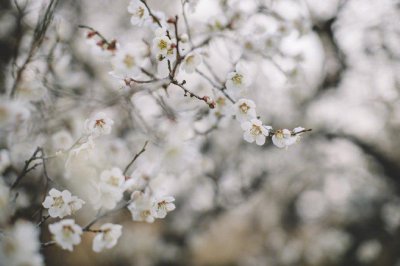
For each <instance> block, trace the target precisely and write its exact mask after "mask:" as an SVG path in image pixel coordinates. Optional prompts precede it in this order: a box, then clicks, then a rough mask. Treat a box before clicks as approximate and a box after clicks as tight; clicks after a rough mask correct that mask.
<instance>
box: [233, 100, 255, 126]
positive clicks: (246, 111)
mask: <svg viewBox="0 0 400 266" xmlns="http://www.w3.org/2000/svg"><path fill="white" fill-rule="evenodd" d="M234 109H235V116H236V119H237V120H239V122H244V121H249V120H251V119H253V118H256V117H257V113H256V104H255V103H254V102H253V101H252V100H248V99H240V100H238V101H237V102H236V104H235V106H234Z"/></svg>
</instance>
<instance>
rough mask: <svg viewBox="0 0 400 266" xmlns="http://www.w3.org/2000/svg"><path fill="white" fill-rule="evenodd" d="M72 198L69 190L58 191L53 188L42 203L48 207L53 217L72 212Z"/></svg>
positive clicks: (61, 216)
mask: <svg viewBox="0 0 400 266" xmlns="http://www.w3.org/2000/svg"><path fill="white" fill-rule="evenodd" d="M71 199H72V195H71V192H69V191H68V190H64V191H62V192H61V191H58V190H57V189H55V188H52V189H51V190H50V191H49V196H47V197H46V198H45V200H44V201H43V203H42V205H43V207H44V208H46V209H48V212H49V215H50V216H51V217H53V218H55V217H60V218H63V217H64V216H67V215H70V214H71V208H70V206H69V202H70V201H71Z"/></svg>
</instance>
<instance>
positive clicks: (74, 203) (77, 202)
mask: <svg viewBox="0 0 400 266" xmlns="http://www.w3.org/2000/svg"><path fill="white" fill-rule="evenodd" d="M83 204H85V201H83V200H81V199H80V198H78V197H77V196H72V197H71V201H70V202H69V203H68V205H69V208H70V210H71V214H74V213H75V212H77V211H78V210H80V209H81V208H82V206H83Z"/></svg>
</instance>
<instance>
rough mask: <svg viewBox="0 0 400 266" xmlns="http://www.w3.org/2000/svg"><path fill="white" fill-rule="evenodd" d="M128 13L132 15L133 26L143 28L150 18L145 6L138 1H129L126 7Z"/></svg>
mask: <svg viewBox="0 0 400 266" xmlns="http://www.w3.org/2000/svg"><path fill="white" fill-rule="evenodd" d="M128 12H129V13H131V14H132V17H131V23H132V25H134V26H143V24H144V23H145V22H146V21H147V20H148V19H149V18H150V15H149V11H148V10H147V8H146V6H145V5H144V4H143V3H142V2H141V1H139V0H131V2H130V3H129V6H128Z"/></svg>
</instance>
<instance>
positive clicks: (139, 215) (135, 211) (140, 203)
mask: <svg viewBox="0 0 400 266" xmlns="http://www.w3.org/2000/svg"><path fill="white" fill-rule="evenodd" d="M131 198H132V202H131V203H130V204H129V205H128V210H129V211H130V212H131V214H132V220H133V221H138V222H143V221H145V222H147V223H153V222H154V220H155V219H154V216H153V215H152V213H151V207H152V199H151V197H150V195H149V191H148V190H146V191H145V192H141V191H135V192H133V193H132V196H131Z"/></svg>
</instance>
